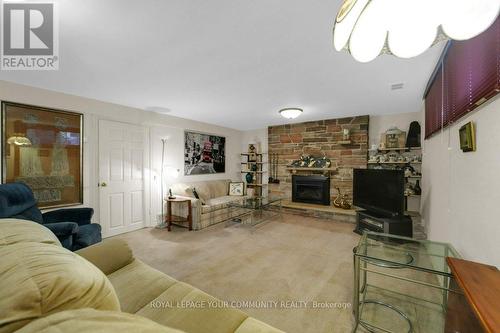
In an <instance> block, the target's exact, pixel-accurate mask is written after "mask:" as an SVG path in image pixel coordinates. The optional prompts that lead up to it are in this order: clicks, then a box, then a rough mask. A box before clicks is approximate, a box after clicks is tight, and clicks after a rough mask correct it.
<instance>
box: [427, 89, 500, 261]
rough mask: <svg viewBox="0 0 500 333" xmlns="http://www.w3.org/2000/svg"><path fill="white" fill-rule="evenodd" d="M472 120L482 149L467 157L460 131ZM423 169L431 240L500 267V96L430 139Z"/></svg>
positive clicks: (467, 257)
mask: <svg viewBox="0 0 500 333" xmlns="http://www.w3.org/2000/svg"><path fill="white" fill-rule="evenodd" d="M469 121H473V122H474V123H475V125H476V142H477V151H476V152H470V153H463V152H462V151H461V150H460V146H459V137H458V129H459V128H460V127H461V126H462V125H463V124H464V123H467V122H469ZM422 168H423V176H424V178H423V187H422V188H423V190H424V191H423V197H422V200H423V203H422V213H423V218H424V219H425V223H426V224H427V232H428V237H429V238H430V239H432V240H439V241H445V242H450V243H452V244H453V245H454V246H455V248H456V249H457V250H458V251H459V252H460V253H461V254H462V256H463V257H464V258H466V259H470V260H475V261H479V262H484V263H487V264H492V265H496V266H500V97H499V96H497V97H496V99H495V100H493V101H492V102H489V103H488V104H487V105H484V106H482V107H481V108H479V109H478V110H477V111H475V112H473V113H472V114H470V115H468V116H467V117H464V118H462V119H460V120H459V121H458V122H457V123H456V124H454V125H452V126H449V127H448V128H446V129H445V130H443V131H442V132H441V133H438V134H436V135H434V136H432V137H431V138H430V139H429V140H425V142H424V159H423V166H422Z"/></svg>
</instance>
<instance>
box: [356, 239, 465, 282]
mask: <svg viewBox="0 0 500 333" xmlns="http://www.w3.org/2000/svg"><path fill="white" fill-rule="evenodd" d="M354 254H355V255H356V256H359V257H361V258H362V260H364V261H366V262H368V263H370V264H374V265H376V266H381V267H391V268H405V267H406V268H415V269H419V270H424V271H428V272H431V273H437V274H442V275H443V274H445V275H449V274H450V269H449V267H448V264H447V263H446V257H454V258H460V255H459V254H458V253H457V251H456V250H455V249H454V248H453V246H452V245H450V244H447V243H440V242H434V241H428V240H415V239H413V238H407V237H401V236H395V235H388V234H380V233H375V232H369V231H366V232H365V233H364V234H363V236H362V237H361V239H360V241H359V244H358V246H357V247H356V248H355V249H354Z"/></svg>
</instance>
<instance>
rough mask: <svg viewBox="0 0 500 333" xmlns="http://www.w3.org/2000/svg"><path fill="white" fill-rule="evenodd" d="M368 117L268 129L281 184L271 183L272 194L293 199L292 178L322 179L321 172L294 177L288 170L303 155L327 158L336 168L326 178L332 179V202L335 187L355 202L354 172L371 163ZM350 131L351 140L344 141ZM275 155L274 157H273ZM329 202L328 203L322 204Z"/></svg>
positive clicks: (270, 149)
mask: <svg viewBox="0 0 500 333" xmlns="http://www.w3.org/2000/svg"><path fill="white" fill-rule="evenodd" d="M368 123H369V116H358V117H349V118H340V119H328V120H319V121H311V122H305V123H297V124H287V125H280V126H271V127H269V128H268V152H269V156H271V154H277V155H276V156H277V161H278V163H277V170H278V172H277V173H278V175H277V178H278V180H279V183H273V184H269V186H268V189H269V192H270V194H275V195H280V196H283V197H285V198H288V199H289V200H290V201H291V200H292V199H293V193H292V192H293V178H294V177H293V176H314V177H316V176H320V175H322V172H318V171H316V172H312V171H309V170H300V171H298V172H296V173H295V174H294V172H293V170H290V169H289V168H287V166H289V165H290V164H291V163H292V162H293V161H294V160H297V159H299V158H300V156H301V155H304V154H307V155H311V156H315V157H320V156H326V157H327V158H329V159H330V160H331V161H332V166H334V167H337V170H336V171H331V172H328V173H326V174H324V175H323V176H325V177H329V179H330V182H329V187H330V188H329V193H328V195H329V197H330V200H329V202H332V201H333V199H332V198H334V197H336V196H337V190H336V188H340V190H341V191H342V193H346V194H348V195H349V198H350V199H352V170H353V168H366V167H367V162H368ZM346 128H347V129H349V131H350V141H348V142H346V141H345V140H344V139H343V136H342V131H343V130H344V129H346ZM273 156H275V155H273ZM323 202H324V203H326V200H325V201H323Z"/></svg>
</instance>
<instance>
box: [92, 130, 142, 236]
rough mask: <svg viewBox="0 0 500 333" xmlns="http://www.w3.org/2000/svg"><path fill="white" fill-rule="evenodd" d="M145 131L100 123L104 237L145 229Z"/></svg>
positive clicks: (101, 196) (101, 209) (100, 182)
mask: <svg viewBox="0 0 500 333" xmlns="http://www.w3.org/2000/svg"><path fill="white" fill-rule="evenodd" d="M145 143H146V129H145V128H143V127H140V126H134V125H130V124H124V123H120V122H114V121H108V120H100V121H99V209H100V220H101V226H102V231H103V236H104V237H109V236H114V235H117V234H121V233H124V232H128V231H132V230H136V229H140V228H143V227H144V226H145V207H146V205H145V193H144V188H145V186H144V185H145V181H144V178H145V177H144V175H145V172H144V162H145V161H146V154H145V149H144V146H145Z"/></svg>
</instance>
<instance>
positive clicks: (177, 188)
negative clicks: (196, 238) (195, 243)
mask: <svg viewBox="0 0 500 333" xmlns="http://www.w3.org/2000/svg"><path fill="white" fill-rule="evenodd" d="M230 182H231V180H229V179H222V180H210V181H200V182H189V183H177V184H174V185H173V186H172V187H171V189H172V193H173V194H174V195H175V196H176V197H181V198H182V197H183V198H189V199H191V205H192V216H193V229H194V230H200V229H203V228H206V227H209V226H211V225H214V224H217V223H220V222H224V221H227V220H229V219H231V218H233V217H236V216H238V215H240V214H241V213H243V211H242V210H239V209H234V208H229V207H228V203H230V202H232V201H238V200H242V197H241V196H230V195H229V183H230ZM193 188H196V191H197V192H198V194H199V196H200V199H196V198H195V197H194V195H193ZM186 210H187V208H185V207H177V206H175V207H172V211H173V213H174V214H175V215H180V216H186V215H187V211H186Z"/></svg>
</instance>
